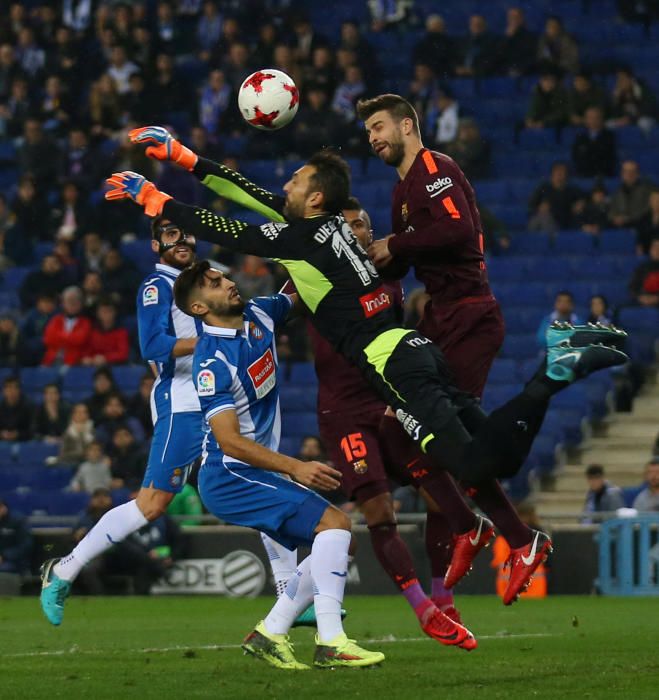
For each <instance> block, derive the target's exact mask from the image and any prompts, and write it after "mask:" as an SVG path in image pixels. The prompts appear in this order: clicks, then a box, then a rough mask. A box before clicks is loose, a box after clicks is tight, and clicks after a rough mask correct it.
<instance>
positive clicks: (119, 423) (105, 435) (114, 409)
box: [96, 392, 144, 446]
mask: <svg viewBox="0 0 659 700" xmlns="http://www.w3.org/2000/svg"><path fill="white" fill-rule="evenodd" d="M118 428H128V430H130V432H131V434H132V435H133V436H134V438H135V439H136V440H137V441H138V442H142V441H143V440H144V431H143V430H142V426H141V425H140V423H139V421H138V420H136V419H135V418H133V417H131V416H129V415H128V413H127V412H126V402H125V401H124V399H123V397H122V396H121V394H120V393H119V392H114V393H112V394H110V395H109V396H108V397H107V399H106V400H105V404H104V405H103V413H102V414H101V417H100V419H99V420H98V421H97V423H96V437H97V439H98V440H100V441H101V442H102V443H103V444H104V445H106V446H107V445H109V444H110V442H111V440H112V436H113V435H114V433H115V431H116V430H117V429H118Z"/></svg>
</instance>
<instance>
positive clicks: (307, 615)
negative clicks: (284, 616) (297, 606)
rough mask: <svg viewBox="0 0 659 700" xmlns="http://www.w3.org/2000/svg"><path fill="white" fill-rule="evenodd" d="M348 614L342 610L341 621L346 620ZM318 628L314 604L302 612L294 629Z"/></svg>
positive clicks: (296, 620)
mask: <svg viewBox="0 0 659 700" xmlns="http://www.w3.org/2000/svg"><path fill="white" fill-rule="evenodd" d="M347 614H348V613H347V612H346V611H345V610H343V608H341V619H342V620H345V618H346V615H347ZM315 626H316V609H315V608H314V606H313V603H312V604H311V605H310V606H309V607H308V608H307V609H306V610H305V611H304V612H301V613H300V614H299V615H298V616H297V617H296V618H295V622H294V623H293V625H292V627H315Z"/></svg>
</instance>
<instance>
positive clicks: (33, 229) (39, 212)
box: [12, 175, 50, 241]
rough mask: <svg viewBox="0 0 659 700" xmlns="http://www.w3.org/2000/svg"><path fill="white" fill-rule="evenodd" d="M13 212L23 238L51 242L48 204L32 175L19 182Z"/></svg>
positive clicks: (22, 178) (25, 176)
mask: <svg viewBox="0 0 659 700" xmlns="http://www.w3.org/2000/svg"><path fill="white" fill-rule="evenodd" d="M12 212H13V214H14V217H15V223H16V226H17V227H18V228H19V229H20V231H21V234H22V235H23V236H25V237H26V238H28V239H29V240H30V241H45V240H50V230H49V221H48V204H47V202H46V201H45V199H44V198H43V197H42V196H41V195H40V194H39V192H38V190H37V188H36V185H35V181H34V178H33V177H32V176H31V175H24V176H23V177H21V179H20V180H19V182H18V192H17V193H16V198H15V199H14V201H13V202H12Z"/></svg>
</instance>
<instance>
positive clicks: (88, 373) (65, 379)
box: [62, 365, 96, 394]
mask: <svg viewBox="0 0 659 700" xmlns="http://www.w3.org/2000/svg"><path fill="white" fill-rule="evenodd" d="M95 372H96V367H84V366H82V365H80V366H74V367H69V368H68V370H67V371H66V373H65V374H64V375H63V376H62V389H64V390H68V389H88V391H89V393H90V394H91V392H92V385H93V383H94V373H95Z"/></svg>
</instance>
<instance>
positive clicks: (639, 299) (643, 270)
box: [629, 237, 659, 308]
mask: <svg viewBox="0 0 659 700" xmlns="http://www.w3.org/2000/svg"><path fill="white" fill-rule="evenodd" d="M629 289H630V291H631V293H632V297H633V299H634V301H635V302H636V303H637V304H639V305H640V306H648V307H650V308H659V237H656V238H653V239H652V240H651V241H650V247H649V249H648V259H647V260H646V261H645V262H642V263H641V264H640V265H639V266H638V267H637V268H636V270H635V271H634V274H633V275H632V279H631V282H630V283H629Z"/></svg>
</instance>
